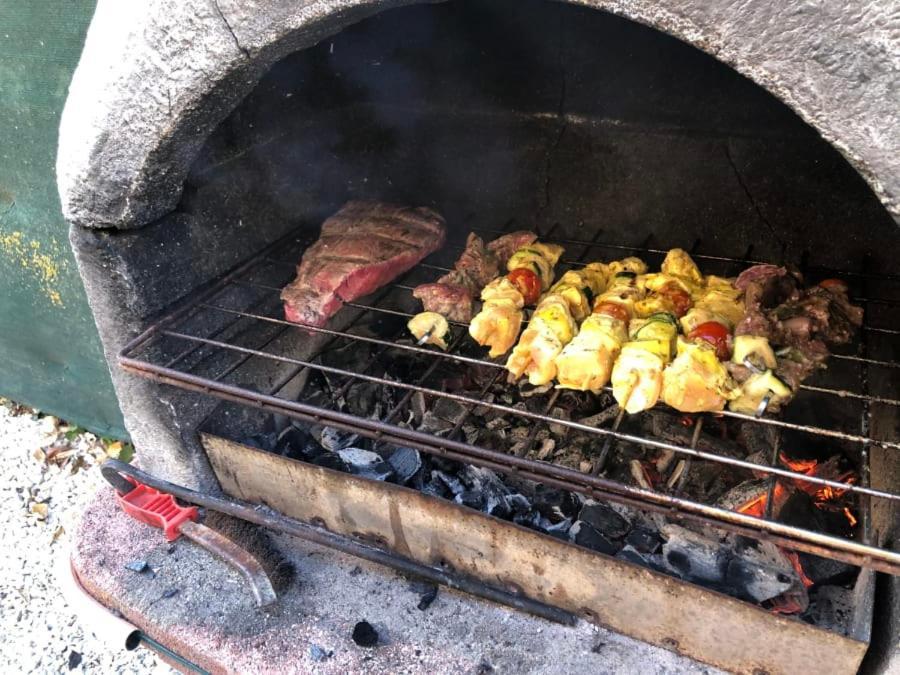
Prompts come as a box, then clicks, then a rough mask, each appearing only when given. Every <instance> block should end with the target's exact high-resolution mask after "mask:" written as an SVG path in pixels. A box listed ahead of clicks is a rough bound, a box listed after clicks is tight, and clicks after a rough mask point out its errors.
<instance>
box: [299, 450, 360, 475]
mask: <svg viewBox="0 0 900 675" xmlns="http://www.w3.org/2000/svg"><path fill="white" fill-rule="evenodd" d="M309 461H310V462H312V463H313V464H315V465H316V466H321V467H324V468H326V469H333V470H335V471H343V472H345V473H346V472H347V471H349V470H350V469H349V468H348V467H347V463H346V462H345V461H344V460H342V459H341V458H340V457H338V456H337V455H336V454H334V453H333V452H323V453H322V454H321V455H319V456H318V457H312V458H310V460H309Z"/></svg>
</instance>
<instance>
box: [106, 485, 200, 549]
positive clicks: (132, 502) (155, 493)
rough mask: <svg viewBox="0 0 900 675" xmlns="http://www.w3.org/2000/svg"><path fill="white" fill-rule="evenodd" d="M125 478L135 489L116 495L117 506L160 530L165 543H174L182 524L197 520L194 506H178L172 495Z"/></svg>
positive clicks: (179, 534) (179, 533)
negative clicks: (164, 537)
mask: <svg viewBox="0 0 900 675" xmlns="http://www.w3.org/2000/svg"><path fill="white" fill-rule="evenodd" d="M125 478H126V479H127V480H128V481H129V482H131V483H133V484H134V486H135V488H134V490H132V491H131V492H129V493H128V494H125V495H120V494H118V493H116V500H117V501H118V502H119V505H120V506H121V507H122V509H123V510H124V511H125V513H127V514H128V515H129V516H131V517H132V518H134V519H136V520H139V521H141V522H142V523H146V524H147V525H152V526H153V527H158V528H160V529H162V531H163V533H164V534H165V535H166V541H175V540H176V539H178V537H179V536H181V532H180V529H181V525H182V524H183V523H185V522H187V521H188V520H194V521H195V520H197V507H196V506H178V504H176V503H175V498H174V497H172V495H170V494H166V493H165V492H160V491H159V490H156V489H155V488H152V487H148V486H146V485H144V484H142V483H138V482H137V481H136V480H134V479H133V478H131V477H130V476H125Z"/></svg>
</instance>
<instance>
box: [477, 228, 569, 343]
mask: <svg viewBox="0 0 900 675" xmlns="http://www.w3.org/2000/svg"><path fill="white" fill-rule="evenodd" d="M563 251H564V249H563V247H562V246H557V245H556V244H542V243H539V242H532V243H529V244H528V246H523V247H522V248H520V249H518V250H517V251H516V252H515V253H513V254H512V255H511V256H510V257H509V260H508V261H507V263H506V268H507V269H508V270H509V274H508V275H507V276H505V277H500V278H498V279H494V281H492V282H491V283H489V284H488V285H487V286H485V287H484V290H483V291H482V292H481V299H482V301H483V302H484V305H483V306H482V308H481V311H480V312H479V313H478V314H477V315H476V316H475V318H474V319H472V322H471V323H470V324H469V335H471V336H472V337H473V338H474V339H475V341H476V342H477V343H478V344H480V345H482V346H489V347H490V348H491V351H490V352H489V355H490V356H491V358H494V357H497V356H501V355H503V354H505V353H506V352H508V351H509V349H510V347H512V346H513V345H514V344H515V343H516V338H518V337H519V330H520V329H521V327H522V308H523V307H524V306H525V304H526V295H525V294H529V295H533V297H532V298H531V299H529V300H528V304H530V303H532V302H535V301H536V300H537V297H538V295H539V294H540V289H544V290H546V289H547V288H550V284H551V283H553V268H554V266H555V265H556V262H557V261H558V260H559V258H560V256H561V255H562V254H563ZM529 278H530V283H528V280H529ZM514 282H515V283H514Z"/></svg>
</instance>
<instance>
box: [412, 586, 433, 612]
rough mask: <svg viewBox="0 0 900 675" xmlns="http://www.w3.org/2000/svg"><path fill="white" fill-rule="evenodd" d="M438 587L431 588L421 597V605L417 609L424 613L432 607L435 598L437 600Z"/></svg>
mask: <svg viewBox="0 0 900 675" xmlns="http://www.w3.org/2000/svg"><path fill="white" fill-rule="evenodd" d="M437 594H438V587H437V586H431V587H430V588H428V589H427V590H426V591H425V592H424V593H422V595H421V596H420V597H419V604H418V605H417V607H418V608H419V609H420V610H422V611H423V612H424V611H425V610H426V609H428V608H429V607H431V603H432V602H434V600H435V598H437Z"/></svg>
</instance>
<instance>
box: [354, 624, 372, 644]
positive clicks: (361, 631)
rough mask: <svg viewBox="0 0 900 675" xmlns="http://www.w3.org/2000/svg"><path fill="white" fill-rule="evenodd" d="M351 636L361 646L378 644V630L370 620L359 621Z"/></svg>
mask: <svg viewBox="0 0 900 675" xmlns="http://www.w3.org/2000/svg"><path fill="white" fill-rule="evenodd" d="M351 637H352V638H353V641H354V642H355V643H356V644H358V645H359V646H360V647H374V646H375V645H377V644H378V631H377V630H375V628H374V627H373V626H372V624H370V623H369V622H368V621H360V622H359V623H357V624H356V625H355V626H354V627H353V634H352V636H351Z"/></svg>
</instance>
